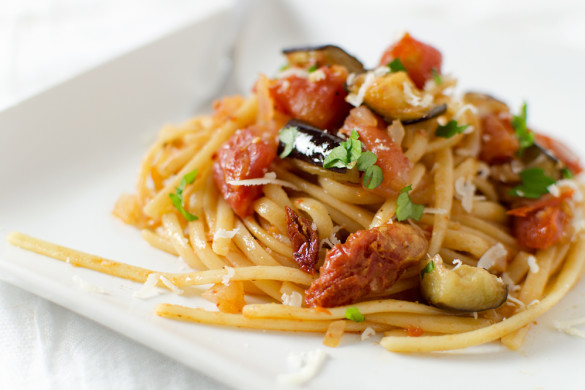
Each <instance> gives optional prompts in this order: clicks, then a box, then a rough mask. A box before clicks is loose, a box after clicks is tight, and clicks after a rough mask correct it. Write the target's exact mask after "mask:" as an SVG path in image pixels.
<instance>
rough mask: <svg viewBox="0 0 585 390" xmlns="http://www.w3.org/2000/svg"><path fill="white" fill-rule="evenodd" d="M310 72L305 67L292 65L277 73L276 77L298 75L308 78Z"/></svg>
mask: <svg viewBox="0 0 585 390" xmlns="http://www.w3.org/2000/svg"><path fill="white" fill-rule="evenodd" d="M309 74H310V73H309V72H308V71H306V70H305V69H301V68H295V67H290V68H286V69H285V70H283V71H282V72H280V73H278V74H277V75H276V78H277V79H283V78H285V77H289V76H296V77H300V78H303V79H306V78H308V77H309Z"/></svg>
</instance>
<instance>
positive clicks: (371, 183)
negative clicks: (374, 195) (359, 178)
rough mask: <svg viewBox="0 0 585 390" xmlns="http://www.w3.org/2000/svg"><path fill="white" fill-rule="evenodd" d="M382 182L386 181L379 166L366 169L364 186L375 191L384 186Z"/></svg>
mask: <svg viewBox="0 0 585 390" xmlns="http://www.w3.org/2000/svg"><path fill="white" fill-rule="evenodd" d="M382 181H384V177H383V175H382V168H380V167H379V166H377V165H370V166H369V167H367V168H366V171H365V172H364V186H365V187H366V188H367V189H369V190H373V189H374V188H376V187H378V186H379V185H380V184H382Z"/></svg>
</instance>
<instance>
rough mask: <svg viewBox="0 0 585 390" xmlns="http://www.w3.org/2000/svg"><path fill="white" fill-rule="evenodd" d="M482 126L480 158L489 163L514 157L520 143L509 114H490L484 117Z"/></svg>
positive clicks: (500, 161) (496, 162)
mask: <svg viewBox="0 0 585 390" xmlns="http://www.w3.org/2000/svg"><path fill="white" fill-rule="evenodd" d="M481 128H482V135H481V152H480V154H479V158H480V160H483V161H485V162H487V163H488V164H498V163H504V162H506V161H509V160H510V159H511V158H512V157H514V155H515V154H516V152H517V151H518V149H519V148H520V144H519V142H518V138H517V137H516V134H515V133H514V128H513V127H512V124H511V123H510V118H509V117H508V116H507V114H502V115H495V114H488V115H486V116H484V117H482V118H481Z"/></svg>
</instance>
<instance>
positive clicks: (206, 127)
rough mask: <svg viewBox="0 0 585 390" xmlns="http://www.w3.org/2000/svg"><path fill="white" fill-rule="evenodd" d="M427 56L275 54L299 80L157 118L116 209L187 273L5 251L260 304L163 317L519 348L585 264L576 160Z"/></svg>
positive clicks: (405, 43) (184, 310)
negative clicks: (196, 112) (177, 121)
mask: <svg viewBox="0 0 585 390" xmlns="http://www.w3.org/2000/svg"><path fill="white" fill-rule="evenodd" d="M400 47H403V48H404V47H406V48H409V49H412V50H418V51H419V54H420V56H421V58H424V61H420V63H418V62H416V61H415V62H412V61H410V60H409V59H408V58H403V57H401V55H400V52H401V51H400V50H398V49H397V48H400ZM333 52H334V53H336V54H335V55H333V54H332V53H333ZM340 52H341V54H340ZM437 53H438V51H437V50H436V49H434V48H432V47H431V46H429V45H426V44H424V43H422V42H418V41H416V40H414V39H413V38H412V37H410V36H409V35H408V34H406V35H405V36H404V37H403V38H402V39H401V40H400V41H399V42H397V43H395V44H394V45H393V46H391V47H390V48H389V49H388V50H387V51H386V52H385V53H384V56H383V57H382V60H381V62H380V64H381V65H380V67H378V68H376V69H374V70H370V71H367V70H365V69H364V68H363V66H362V65H361V63H359V61H357V60H356V59H355V58H354V57H351V56H349V55H348V54H347V53H345V52H344V51H343V50H342V49H340V48H338V47H336V46H331V45H328V46H323V47H318V48H307V49H296V50H292V51H285V54H286V55H287V58H288V61H289V65H288V66H289V67H290V68H291V69H294V72H290V71H289V73H287V71H286V70H285V71H283V72H282V73H281V74H279V75H278V76H276V77H275V78H273V79H269V78H267V77H265V76H262V75H261V76H260V77H259V79H258V82H257V83H256V85H255V87H254V89H253V93H252V94H251V96H250V97H247V98H244V97H241V96H234V97H227V98H224V99H222V100H219V101H218V102H217V103H216V104H215V105H214V111H213V114H212V115H202V116H198V117H196V118H194V119H191V120H189V121H188V122H186V123H184V124H182V125H179V126H166V127H164V128H163V129H162V130H161V132H160V134H159V137H158V139H157V140H156V141H155V143H154V144H153V145H152V146H151V147H150V149H149V150H148V151H147V152H146V154H145V157H144V158H143V160H142V165H141V167H140V170H139V174H138V181H137V188H136V194H134V195H122V196H121V197H120V199H119V201H118V203H117V204H116V205H115V207H114V215H115V216H117V217H118V218H120V219H121V220H123V221H124V222H126V223H128V224H131V225H134V226H136V227H137V228H138V229H140V231H141V235H142V237H143V238H144V239H145V240H146V241H147V242H148V243H149V244H151V245H152V246H153V247H155V248H157V249H160V250H162V251H165V252H167V253H170V254H172V255H175V256H180V258H181V259H182V260H183V261H184V262H185V263H186V265H187V266H189V267H190V268H192V269H193V271H189V272H185V273H168V272H158V271H156V270H149V269H145V268H141V267H137V266H132V265H128V264H124V263H122V262H118V261H114V260H108V259H104V258H101V257H99V256H95V255H91V254H87V253H84V252H81V251H78V250H74V249H70V248H65V247H62V246H59V245H57V244H53V243H49V242H46V241H43V240H40V239H37V238H33V237H30V236H27V235H25V234H22V233H16V232H15V233H12V234H11V235H9V237H8V241H9V242H10V243H11V244H13V245H15V246H18V247H21V248H24V249H26V250H29V251H32V252H36V253H39V254H42V255H45V256H49V257H52V258H55V259H58V260H61V261H65V262H67V263H70V264H72V265H75V266H80V267H85V268H89V269H93V270H95V271H98V272H102V273H105V274H109V275H113V276H117V277H121V278H125V279H129V280H132V281H135V282H138V283H145V282H146V281H147V279H149V278H152V277H157V278H158V279H156V280H157V286H158V287H161V288H167V289H170V290H172V291H175V290H176V289H181V288H185V287H188V286H195V285H210V284H211V285H213V286H214V287H212V288H211V289H210V290H208V292H207V293H206V295H205V296H206V297H211V299H215V298H217V301H218V302H219V300H220V295H221V294H222V291H223V293H225V296H228V295H229V293H231V294H234V295H237V296H238V298H237V299H239V300H240V301H241V302H243V294H244V292H245V294H247V295H256V296H257V297H258V298H261V299H264V300H265V303H254V304H243V303H242V305H243V308H241V305H240V306H238V305H237V304H235V305H234V306H232V307H231V308H230V309H229V310H230V311H228V310H227V309H226V310H224V311H222V306H221V305H220V304H219V303H218V307H219V309H220V310H219V311H210V310H204V309H200V308H196V307H184V306H178V305H173V304H160V305H158V306H156V308H155V309H154V311H155V313H156V314H157V315H159V316H162V317H167V318H171V319H179V320H184V321H192V322H198V323H204V324H212V325H223V326H235V327H247V328H253V329H270V330H281V331H303V332H322V333H324V334H325V344H326V345H329V346H337V345H338V343H339V340H340V338H341V337H343V334H344V333H346V332H363V331H365V330H366V329H368V328H369V329H370V330H369V331H368V332H372V331H375V332H386V333H385V336H384V337H383V338H382V340H381V345H382V346H383V347H384V348H386V349H388V350H390V351H395V352H432V351H442V350H448V349H456V348H465V347H470V346H474V345H479V344H483V343H488V342H492V341H496V340H500V341H501V343H502V344H503V345H505V346H507V347H508V348H510V349H518V348H519V347H520V346H521V345H522V343H523V341H524V339H525V336H526V333H527V332H528V331H529V327H530V323H531V322H532V321H533V320H534V319H535V318H537V317H538V316H540V315H542V314H543V313H544V312H546V311H547V310H548V309H549V308H551V307H552V306H553V305H554V304H556V303H557V302H558V301H559V300H560V299H561V298H562V297H563V296H564V295H565V294H566V293H567V292H568V291H569V290H570V288H572V286H573V285H574V284H575V283H577V281H578V280H579V278H580V277H581V275H582V274H583V272H585V267H584V262H585V237H584V236H583V234H582V233H581V232H580V231H579V230H578V229H577V228H575V226H578V225H579V224H577V223H576V219H577V218H578V216H579V215H580V210H578V209H582V208H583V204H582V202H583V200H582V197H580V196H579V192H580V190H581V184H580V183H579V182H578V181H576V180H575V179H573V178H572V174H574V175H576V174H578V173H579V172H580V171H581V167H580V165H579V163H578V161H577V160H576V158H574V156H572V155H570V154H569V155H567V153H568V152H567V150H566V149H565V148H563V147H561V146H559V145H560V143H559V142H558V141H555V140H553V139H551V138H548V137H545V136H542V135H539V134H535V133H533V132H532V131H531V130H530V129H529V128H527V125H526V120H527V119H526V106H524V109H523V110H522V111H521V113H520V114H518V115H513V114H512V113H511V112H510V110H509V108H508V107H507V106H506V105H505V104H503V103H502V102H499V101H497V100H495V99H494V98H492V97H489V96H487V95H481V94H466V95H465V96H464V97H463V98H457V97H454V96H452V95H450V94H448V93H447V91H448V89H450V88H452V87H455V85H456V80H455V79H454V78H452V77H449V76H447V75H442V74H441V72H440V67H441V57H440V53H439V55H438V56H437ZM356 61H357V62H356ZM429 64H431V65H432V67H429ZM399 65H400V66H399ZM380 91H382V92H380ZM348 102H351V103H352V105H354V106H355V107H351V106H350V105H349V104H348ZM299 107H301V108H299ZM307 107H309V108H310V110H309V109H307ZM246 137H247V138H246ZM531 180H532V181H531ZM543 183H544V184H543ZM368 240H370V241H368ZM344 256H345V257H344ZM339 259H342V260H343V261H342V262H340V261H339ZM340 264H341V265H340ZM376 267H377V268H376ZM483 268H485V269H483ZM373 269H375V270H374V271H372V270H373ZM486 270H487V271H486ZM488 271H489V272H488ZM153 275H155V276H153ZM469 275H473V277H471V276H469ZM425 278H426V282H425ZM429 278H433V279H432V280H433V282H432V283H431V282H428V280H429ZM466 278H469V280H471V279H473V280H474V281H475V282H473V283H467V282H468V279H466ZM455 279H456V280H458V282H452V281H453V280H455ZM480 279H481V280H482V281H481V283H480V282H479V281H478V280H480ZM450 281H451V282H450ZM232 282H234V283H235V284H234V285H232V288H231V289H230V288H228V286H230V285H231V283H232ZM484 282H485V285H489V286H492V287H489V288H487V287H486V288H484V287H482V286H484V284H482V283H484ZM328 283H329V284H328ZM433 283H434V284H433ZM438 283H444V284H443V285H442V286H443V287H444V289H446V291H447V292H448V293H450V294H451V296H448V295H445V294H444V295H441V296H439V295H440V293H441V294H442V293H444V292H445V291H435V290H433V288H435V287H433V286H436V285H437V284H438ZM449 283H452V284H449ZM490 283H491V284H490ZM242 286H243V287H242ZM175 292H176V291H175ZM498 294H499V295H498ZM461 297H463V298H461ZM466 297H469V299H468V301H466V300H465V299H466ZM498 297H500V298H498ZM221 299H227V300H228V301H227V302H228V303H229V302H230V301H229V300H230V299H231V298H225V297H224V298H221ZM233 299H234V302H235V299H236V298H233ZM462 299H463V301H462ZM493 299H496V301H497V302H495V304H494V303H490V304H483V305H479V304H477V302H480V301H481V302H484V301H486V302H487V301H490V300H493ZM240 301H238V302H240ZM470 301H476V302H475V303H474V302H471V303H470ZM490 302H491V301H490ZM469 305H471V306H469ZM474 305H475V306H474ZM234 307H235V309H234ZM240 308H241V310H240ZM234 311H235V312H234Z"/></svg>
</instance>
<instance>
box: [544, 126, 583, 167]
mask: <svg viewBox="0 0 585 390" xmlns="http://www.w3.org/2000/svg"><path fill="white" fill-rule="evenodd" d="M535 139H536V142H537V143H538V144H539V145H541V146H544V147H545V148H546V149H548V150H549V151H550V152H551V153H552V154H553V155H554V156H555V157H556V158H558V159H559V160H561V161H562V162H563V163H564V164H565V165H566V166H567V168H569V169H570V170H571V172H572V173H573V174H578V173H580V172H581V171H583V167H582V166H581V162H580V161H579V157H577V155H576V154H575V153H573V151H571V149H569V148H568V147H567V145H565V144H564V143H562V142H561V141H557V140H556V139H554V138H551V137H548V136H546V135H542V134H536V136H535Z"/></svg>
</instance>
